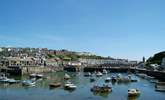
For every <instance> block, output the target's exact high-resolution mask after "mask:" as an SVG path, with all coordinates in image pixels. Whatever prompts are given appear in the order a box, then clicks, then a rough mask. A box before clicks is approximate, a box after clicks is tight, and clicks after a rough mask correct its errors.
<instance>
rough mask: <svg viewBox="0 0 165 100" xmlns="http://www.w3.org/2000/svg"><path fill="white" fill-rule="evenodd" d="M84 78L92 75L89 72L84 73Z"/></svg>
mask: <svg viewBox="0 0 165 100" xmlns="http://www.w3.org/2000/svg"><path fill="white" fill-rule="evenodd" d="M84 76H85V77H89V76H92V74H91V73H90V72H88V73H85V74H84Z"/></svg>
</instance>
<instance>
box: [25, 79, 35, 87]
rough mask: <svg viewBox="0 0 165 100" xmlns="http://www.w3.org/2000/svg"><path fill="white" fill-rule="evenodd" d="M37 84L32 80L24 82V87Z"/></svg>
mask: <svg viewBox="0 0 165 100" xmlns="http://www.w3.org/2000/svg"><path fill="white" fill-rule="evenodd" d="M35 84H36V82H33V81H31V80H24V81H22V85H25V86H35Z"/></svg>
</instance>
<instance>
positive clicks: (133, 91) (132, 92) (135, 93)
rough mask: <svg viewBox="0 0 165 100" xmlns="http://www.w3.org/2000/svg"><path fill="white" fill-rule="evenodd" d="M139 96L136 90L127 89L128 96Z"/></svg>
mask: <svg viewBox="0 0 165 100" xmlns="http://www.w3.org/2000/svg"><path fill="white" fill-rule="evenodd" d="M138 95H140V91H139V90H138V89H129V90H128V96H129V97H130V96H138Z"/></svg>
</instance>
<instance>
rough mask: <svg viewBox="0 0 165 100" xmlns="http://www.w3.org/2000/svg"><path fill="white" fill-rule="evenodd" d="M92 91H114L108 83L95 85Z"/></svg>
mask: <svg viewBox="0 0 165 100" xmlns="http://www.w3.org/2000/svg"><path fill="white" fill-rule="evenodd" d="M91 91H92V92H97V93H109V92H112V88H111V87H110V86H108V85H103V86H98V85H94V86H93V87H92V88H91Z"/></svg>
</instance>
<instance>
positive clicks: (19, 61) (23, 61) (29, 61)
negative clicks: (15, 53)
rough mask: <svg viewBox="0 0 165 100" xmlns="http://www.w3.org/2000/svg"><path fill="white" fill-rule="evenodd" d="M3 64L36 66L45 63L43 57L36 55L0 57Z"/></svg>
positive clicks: (6, 65)
mask: <svg viewBox="0 0 165 100" xmlns="http://www.w3.org/2000/svg"><path fill="white" fill-rule="evenodd" d="M0 64H1V66H5V67H9V66H23V67H30V66H31V67H35V66H41V65H44V64H45V61H44V60H43V59H38V58H34V57H4V58H2V59H0Z"/></svg>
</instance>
